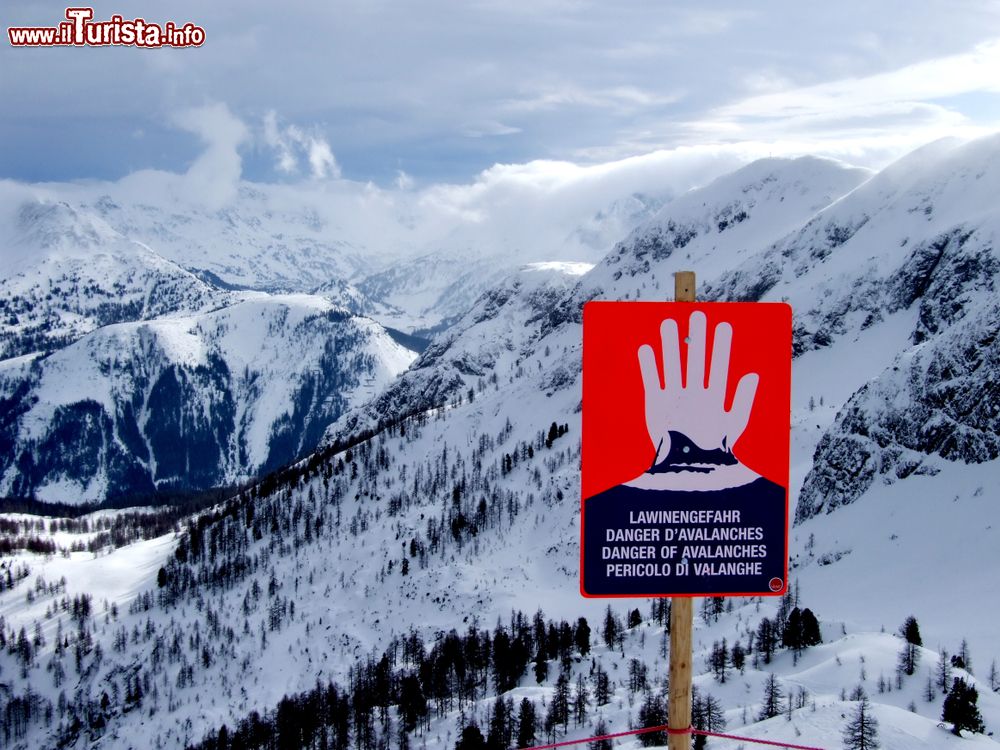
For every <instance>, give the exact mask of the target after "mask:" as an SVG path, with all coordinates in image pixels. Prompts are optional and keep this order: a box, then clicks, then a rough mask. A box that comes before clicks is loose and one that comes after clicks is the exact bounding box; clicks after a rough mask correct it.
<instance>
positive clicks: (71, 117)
mask: <svg viewBox="0 0 1000 750" xmlns="http://www.w3.org/2000/svg"><path fill="white" fill-rule="evenodd" d="M64 9H65V5H64V4H60V3H55V2H38V1H31V0H27V1H26V0H19V2H17V3H16V5H15V4H14V3H10V2H8V3H4V7H3V10H2V12H0V17H2V19H3V25H4V27H5V30H6V27H7V26H12V25H50V24H51V25H54V24H56V23H57V22H59V21H60V20H62V19H63V12H64ZM115 13H117V14H122V15H124V16H125V17H126V18H132V17H136V16H141V17H144V18H145V19H147V20H149V21H160V22H163V21H168V20H173V21H178V22H184V21H193V22H195V23H197V24H199V25H201V26H203V27H204V28H205V29H206V33H207V41H206V43H205V45H204V46H203V47H201V48H196V49H176V50H170V49H159V50H141V49H134V48H103V49H87V48H85V49H78V48H63V49H23V48H18V49H15V48H12V47H11V46H10V45H9V43H7V42H6V41H4V43H3V49H2V52H0V101H2V102H3V105H2V109H0V177H8V178H14V179H18V180H25V181H39V180H67V179H78V178H101V179H117V178H120V177H122V176H124V175H126V174H128V173H130V172H133V171H136V170H140V169H159V170H167V171H174V172H183V171H185V170H188V169H189V168H191V166H192V164H194V163H195V161H196V159H197V158H199V154H201V155H204V152H205V149H206V147H208V149H209V150H212V149H215V152H216V155H217V156H218V159H216V160H214V161H213V160H208V161H207V162H203V163H207V164H210V165H212V168H213V169H215V168H217V167H218V166H219V164H220V163H221V164H222V166H223V167H224V168H227V169H228V170H229V172H230V173H231V172H232V171H233V170H235V171H236V173H237V175H241V176H242V177H243V178H244V179H251V180H255V181H263V182H287V181H296V180H303V181H306V180H330V179H336V178H337V177H343V178H346V179H349V180H352V181H361V182H365V181H369V180H370V181H373V182H375V183H376V184H378V185H380V186H382V187H392V185H393V184H394V183H398V184H399V185H401V186H403V187H408V186H410V185H412V184H416V185H418V186H423V187H428V186H431V185H433V184H437V183H459V184H461V183H467V182H470V181H473V180H475V179H476V178H477V175H480V173H481V172H482V171H483V170H485V169H488V168H489V167H491V165H494V164H497V163H501V164H519V163H527V162H531V161H533V160H562V161H566V162H572V163H575V164H577V165H593V164H598V163H602V162H611V161H615V160H620V159H623V158H625V157H630V156H637V155H642V154H648V153H650V152H653V151H656V150H663V149H666V150H677V149H684V148H687V147H697V148H712V149H719V148H721V149H723V150H728V151H732V152H746V153H752V154H758V153H763V154H766V153H775V154H786V153H789V154H790V153H817V154H826V155H831V156H836V157H840V158H843V159H845V160H847V161H850V162H852V163H856V164H861V165H867V166H881V165H882V164H884V163H885V162H886V161H888V160H889V159H891V158H893V157H895V156H897V155H899V154H901V153H902V152H903V151H905V150H907V149H909V148H911V147H914V146H916V145H919V144H920V143H923V142H926V141H929V140H932V139H934V138H936V137H940V136H942V135H948V134H953V135H963V136H970V135H977V134H980V133H984V132H989V131H995V130H998V129H1000V73H998V71H1000V4H998V3H997V2H969V1H966V0H947V1H941V2H936V1H931V0H920V2H914V1H913V0H898V1H888V2H872V0H861V1H856V0H847V1H842V2H836V3H832V2H829V1H827V2H804V1H803V0H794V1H791V2H753V3H748V2H728V1H727V2H715V1H713V2H704V0H697V1H692V2H669V3H667V2H610V1H609V0H600V1H595V2H587V1H576V0H462V1H458V2H441V1H440V0H420V1H419V2H415V1H410V0H395V1H390V0H359V1H357V2H344V1H343V0H334V1H333V2H303V1H301V0H291V1H282V2H266V3H265V2H260V1H259V0H247V1H244V2H239V3H236V2H223V1H222V0H220V1H219V2H209V3H206V2H192V1H191V0H173V1H172V2H169V3H164V2H135V1H134V0H117V2H103V1H101V2H97V3H96V5H95V17H96V18H97V19H99V20H103V19H106V18H108V17H110V16H111V15H112V14H115ZM234 153H235V154H236V155H237V156H236V158H235V160H234V159H233V158H232V157H233V154H234ZM227 160H228V161H227ZM534 171H535V172H537V170H534Z"/></svg>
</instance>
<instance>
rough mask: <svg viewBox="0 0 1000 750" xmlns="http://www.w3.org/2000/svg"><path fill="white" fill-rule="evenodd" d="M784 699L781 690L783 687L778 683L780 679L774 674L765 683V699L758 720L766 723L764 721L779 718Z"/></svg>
mask: <svg viewBox="0 0 1000 750" xmlns="http://www.w3.org/2000/svg"><path fill="white" fill-rule="evenodd" d="M782 698H784V693H783V692H782V690H781V685H780V684H779V683H778V678H777V677H775V675H774V673H773V672H772V673H771V674H769V675H768V676H767V679H766V680H765V681H764V699H763V701H762V702H761V707H760V713H759V714H758V716H757V720H758V721H764V719H770V718H773V717H775V716H778V715H779V714H780V713H781V700H782Z"/></svg>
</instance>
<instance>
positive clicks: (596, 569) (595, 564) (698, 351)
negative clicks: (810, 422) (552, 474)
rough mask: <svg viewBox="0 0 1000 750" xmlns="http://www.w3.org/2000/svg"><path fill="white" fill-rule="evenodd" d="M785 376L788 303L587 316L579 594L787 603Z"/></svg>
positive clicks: (678, 305) (620, 306)
mask: <svg viewBox="0 0 1000 750" xmlns="http://www.w3.org/2000/svg"><path fill="white" fill-rule="evenodd" d="M791 371H792V311H791V308H790V307H789V306H788V305H786V304H781V303H741V302H714V303H689V302H589V303H587V304H586V305H585V306H584V312H583V460H582V471H583V475H582V479H581V486H582V496H583V503H582V505H583V507H582V512H583V517H582V522H581V526H582V537H583V540H582V542H583V543H582V548H581V552H580V562H581V580H580V590H581V593H583V595H584V596H591V597H609V596H730V595H732V596H757V595H777V594H782V593H784V591H785V589H786V587H787V578H788V463H789V461H788V456H789V431H790V399H791Z"/></svg>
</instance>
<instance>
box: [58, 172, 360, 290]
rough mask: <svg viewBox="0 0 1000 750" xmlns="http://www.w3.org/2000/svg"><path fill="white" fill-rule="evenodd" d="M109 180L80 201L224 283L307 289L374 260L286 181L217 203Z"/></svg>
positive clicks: (178, 260)
mask: <svg viewBox="0 0 1000 750" xmlns="http://www.w3.org/2000/svg"><path fill="white" fill-rule="evenodd" d="M106 187H107V188H108V190H110V191H111V192H110V193H104V194H101V195H98V196H96V197H95V196H92V195H87V194H83V195H81V196H79V197H78V200H80V201H81V205H82V206H83V207H84V208H85V209H86V210H89V211H93V212H94V213H96V214H98V215H100V217H101V218H102V219H103V220H104V221H106V222H107V223H108V224H109V225H110V226H112V227H114V228H115V229H116V230H117V231H119V232H121V233H122V234H124V235H125V236H127V237H130V238H132V239H136V240H140V241H142V242H145V243H147V244H149V245H150V246H152V247H155V248H156V249H157V251H158V252H160V253H161V254H162V255H163V256H164V257H166V258H169V259H170V260H172V261H174V262H175V263H177V264H178V265H180V266H183V267H184V268H189V269H192V270H197V271H201V272H205V273H208V274H211V275H212V276H214V277H215V278H217V279H218V280H219V281H220V282H221V283H222V284H225V285H230V286H237V287H243V288H250V289H261V290H268V291H278V292H285V291H293V292H301V291H306V290H308V289H312V288H315V287H317V286H319V285H320V284H323V283H325V282H327V281H329V280H331V279H348V278H350V277H352V276H354V275H355V274H357V273H359V272H360V271H361V270H362V269H364V268H365V267H366V266H367V264H368V263H367V260H366V258H365V251H364V248H363V247H360V246H358V245H356V244H355V243H353V242H351V241H350V240H348V239H345V238H343V237H341V236H339V235H341V234H342V233H341V232H338V229H337V227H336V226H331V225H330V224H329V221H328V220H327V219H325V218H323V217H322V216H321V215H320V213H319V211H318V210H316V208H314V207H312V206H309V205H300V204H298V203H297V202H296V201H294V200H289V199H288V197H287V196H285V195H284V194H283V193H282V191H281V189H280V187H275V188H273V189H265V188H263V187H262V188H259V189H258V188H257V187H255V186H252V185H241V186H240V188H239V190H238V194H237V197H236V199H235V200H234V201H233V203H232V205H229V206H227V207H224V208H221V209H216V210H209V209H207V208H199V207H197V206H191V205H190V204H189V203H188V202H183V203H180V202H178V201H177V200H176V198H170V190H168V189H167V188H166V187H163V188H161V189H160V190H159V192H162V193H163V195H164V198H163V199H162V201H161V202H159V203H157V204H155V205H151V204H148V203H141V202H136V201H135V200H134V199H131V198H130V196H129V195H128V192H127V190H123V189H122V187H123V186H122V185H121V184H117V185H113V186H110V185H109V186H106ZM112 193H113V194H112Z"/></svg>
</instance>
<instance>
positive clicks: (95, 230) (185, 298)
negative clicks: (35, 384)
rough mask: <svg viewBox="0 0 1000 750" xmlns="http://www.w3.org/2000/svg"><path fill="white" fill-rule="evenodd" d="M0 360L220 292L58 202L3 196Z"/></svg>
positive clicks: (214, 300)
mask: <svg viewBox="0 0 1000 750" xmlns="http://www.w3.org/2000/svg"><path fill="white" fill-rule="evenodd" d="M2 209H4V210H6V213H7V215H5V216H3V217H2V219H0V229H2V231H0V236H2V242H3V250H2V253H0V257H2V258H3V260H4V274H3V277H2V278H0V359H7V358H9V357H17V356H21V355H24V354H30V353H32V352H39V351H52V350H53V349H57V348H59V347H61V346H64V345H66V344H67V343H70V342H72V341H75V340H76V339H78V338H79V337H80V336H82V335H83V334H85V333H88V332H90V331H93V330H94V329H96V328H98V327H100V326H103V325H108V324H111V323H120V322H124V321H136V320H150V319H152V318H156V317H159V316H161V315H167V314H171V313H178V312H189V313H194V312H199V311H205V310H210V309H213V308H217V307H221V306H222V305H224V304H227V303H228V302H230V301H231V295H230V294H229V293H227V292H226V291H224V290H221V289H217V288H215V287H213V286H211V285H209V284H206V283H205V282H204V281H202V280H201V279H199V278H197V277H196V276H195V275H193V274H192V273H191V272H189V271H187V270H185V269H183V268H181V267H179V266H178V265H176V264H175V263H172V262H170V261H168V260H166V259H165V258H163V257H162V256H160V255H158V254H157V253H155V252H154V251H153V250H151V249H150V248H149V247H148V246H146V245H144V244H142V243H140V242H135V241H133V240H129V239H127V238H126V237H124V236H123V235H121V234H120V233H119V232H117V231H115V230H114V229H112V228H111V227H110V226H109V225H108V224H107V223H106V222H104V221H103V220H101V219H100V218H99V217H98V216H95V215H93V214H87V213H85V212H82V211H79V210H77V209H75V208H73V207H72V206H70V205H69V204H67V203H65V202H53V201H43V200H35V199H26V200H11V201H7V202H4V203H3V205H2Z"/></svg>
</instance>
